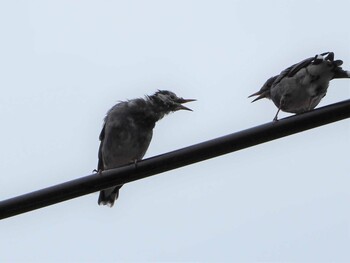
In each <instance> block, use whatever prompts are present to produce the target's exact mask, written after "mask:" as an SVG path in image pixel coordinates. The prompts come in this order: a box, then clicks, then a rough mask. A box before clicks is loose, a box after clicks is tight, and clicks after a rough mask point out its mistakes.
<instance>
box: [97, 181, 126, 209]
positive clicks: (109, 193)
mask: <svg viewBox="0 0 350 263" xmlns="http://www.w3.org/2000/svg"><path fill="white" fill-rule="evenodd" d="M121 187H122V185H118V186H116V187H112V188H108V189H104V190H102V191H101V192H100V196H99V197H98V204H99V205H107V206H109V207H112V206H113V205H114V202H115V200H117V199H118V196H119V189H120V188H121Z"/></svg>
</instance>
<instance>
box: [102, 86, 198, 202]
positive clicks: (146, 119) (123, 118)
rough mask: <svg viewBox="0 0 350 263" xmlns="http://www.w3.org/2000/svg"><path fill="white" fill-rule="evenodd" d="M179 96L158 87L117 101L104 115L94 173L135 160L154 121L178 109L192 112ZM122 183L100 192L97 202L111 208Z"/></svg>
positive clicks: (148, 138)
mask: <svg viewBox="0 0 350 263" xmlns="http://www.w3.org/2000/svg"><path fill="white" fill-rule="evenodd" d="M191 101H195V99H183V98H181V97H178V96H177V95H176V94H175V93H173V92H171V91H168V90H158V91H157V92H155V93H154V94H153V95H151V96H145V98H137V99H132V100H127V101H121V102H119V103H118V104H116V105H114V106H113V107H112V108H111V109H110V110H109V111H108V112H107V114H106V116H105V118H104V123H103V128H102V131H101V133H100V136H99V140H100V146H99V150H98V165H97V172H99V173H101V172H102V171H104V170H108V169H112V168H117V167H119V166H122V165H126V164H130V163H135V164H136V163H137V161H139V160H141V159H142V158H143V156H144V155H145V153H146V151H147V149H148V147H149V145H150V142H151V139H152V135H153V128H154V127H155V124H156V122H157V121H159V120H160V119H162V118H163V117H164V116H165V115H167V114H169V113H171V112H175V111H178V110H187V111H192V110H191V109H190V108H187V107H186V106H184V105H183V104H184V103H187V102H191ZM121 187H122V185H118V186H115V187H111V188H108V189H104V190H102V191H100V195H99V198H98V204H99V205H107V206H109V207H112V206H113V205H114V202H115V200H116V199H117V198H118V196H119V189H120V188H121Z"/></svg>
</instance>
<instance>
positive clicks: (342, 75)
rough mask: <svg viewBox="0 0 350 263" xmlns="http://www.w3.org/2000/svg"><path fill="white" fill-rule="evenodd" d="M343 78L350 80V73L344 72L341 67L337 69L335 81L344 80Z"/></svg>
mask: <svg viewBox="0 0 350 263" xmlns="http://www.w3.org/2000/svg"><path fill="white" fill-rule="evenodd" d="M343 78H350V71H347V70H343V69H342V68H340V67H339V68H336V70H335V72H334V77H333V79H343Z"/></svg>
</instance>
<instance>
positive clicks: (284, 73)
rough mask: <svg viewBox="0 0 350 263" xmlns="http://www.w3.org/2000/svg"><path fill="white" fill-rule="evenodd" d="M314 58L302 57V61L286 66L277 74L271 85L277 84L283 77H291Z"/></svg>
mask: <svg viewBox="0 0 350 263" xmlns="http://www.w3.org/2000/svg"><path fill="white" fill-rule="evenodd" d="M314 58H315V57H310V58H307V59H304V60H303V61H301V62H299V63H296V64H294V65H292V66H290V67H288V68H286V69H285V70H283V71H282V72H281V73H280V74H279V75H278V77H277V78H276V79H275V81H274V83H273V85H277V84H278V83H279V82H280V81H281V80H282V79H283V78H285V77H288V78H290V77H293V76H294V75H295V74H296V73H297V72H298V71H299V70H301V69H302V68H305V67H307V66H308V65H310V63H311V62H312V61H313V60H314Z"/></svg>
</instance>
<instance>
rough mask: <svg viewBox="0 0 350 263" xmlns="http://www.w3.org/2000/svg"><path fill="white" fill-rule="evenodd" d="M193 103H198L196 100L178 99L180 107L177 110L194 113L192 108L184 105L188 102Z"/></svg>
mask: <svg viewBox="0 0 350 263" xmlns="http://www.w3.org/2000/svg"><path fill="white" fill-rule="evenodd" d="M191 101H196V100H195V99H184V98H180V99H178V101H177V102H178V103H179V106H178V107H177V110H188V111H193V110H191V109H190V108H187V107H186V106H184V105H182V104H184V103H187V102H191Z"/></svg>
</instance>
